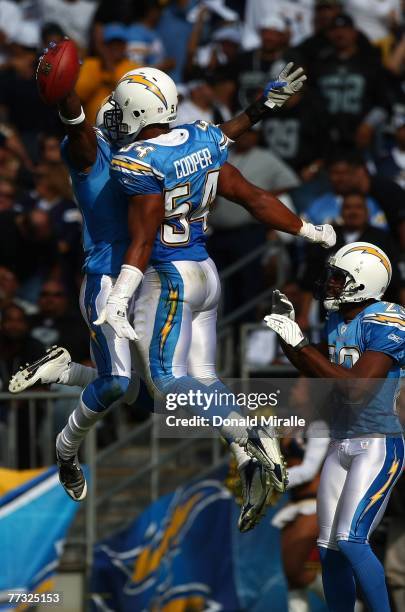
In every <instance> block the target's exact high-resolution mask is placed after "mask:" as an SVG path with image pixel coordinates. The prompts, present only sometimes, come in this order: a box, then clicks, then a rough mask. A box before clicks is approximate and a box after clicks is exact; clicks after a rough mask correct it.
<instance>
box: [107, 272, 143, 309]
mask: <svg viewBox="0 0 405 612" xmlns="http://www.w3.org/2000/svg"><path fill="white" fill-rule="evenodd" d="M142 279H143V274H142V272H141V271H140V270H139V269H138V268H135V266H130V265H128V264H124V265H123V266H121V271H120V273H119V275H118V278H117V280H116V281H115V285H114V287H113V289H112V291H111V293H110V295H109V298H108V299H109V300H110V298H111V299H112V300H114V299H117V298H118V299H119V300H127V301H128V300H129V298H131V297H132V296H133V294H134V293H135V291H136V289H137V288H138V287H139V285H140V284H141V282H142Z"/></svg>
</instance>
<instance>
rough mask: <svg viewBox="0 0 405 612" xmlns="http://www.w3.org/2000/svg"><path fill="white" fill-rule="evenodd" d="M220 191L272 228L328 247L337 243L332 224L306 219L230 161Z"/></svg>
mask: <svg viewBox="0 0 405 612" xmlns="http://www.w3.org/2000/svg"><path fill="white" fill-rule="evenodd" d="M218 193H219V195H221V196H223V197H224V198H227V199H228V200H232V201H233V202H236V203H237V204H240V205H241V206H243V207H244V208H246V209H247V210H248V211H249V212H250V213H251V215H252V216H253V217H255V219H257V220H258V221H260V222H261V223H264V224H265V225H267V226H268V227H269V228H272V229H275V230H279V231H281V232H287V233H288V234H293V235H295V236H301V237H303V238H306V239H307V240H309V241H310V242H318V243H320V244H321V245H322V246H324V247H325V248H329V247H332V246H334V244H335V242H336V235H335V231H334V229H333V227H332V226H331V225H319V226H314V225H312V223H306V222H305V221H303V220H302V219H300V217H297V215H295V214H294V213H293V212H291V211H290V210H289V209H288V208H287V207H286V206H284V204H283V203H282V202H280V200H279V199H278V198H276V197H275V196H273V195H272V194H271V193H269V192H268V191H265V190H264V189H260V188H259V187H255V185H253V184H252V183H250V182H249V181H247V180H246V179H245V178H244V177H243V175H242V174H241V173H240V172H239V170H237V168H235V167H234V166H232V165H231V164H228V163H226V164H224V165H223V166H222V168H221V172H220V174H219V181H218Z"/></svg>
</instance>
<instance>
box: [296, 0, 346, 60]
mask: <svg viewBox="0 0 405 612" xmlns="http://www.w3.org/2000/svg"><path fill="white" fill-rule="evenodd" d="M342 8H343V7H342V0H316V1H315V12H314V33H313V34H312V35H311V36H309V37H308V38H305V39H304V40H303V41H302V42H301V44H300V45H299V46H298V50H299V53H300V54H301V55H302V57H303V59H304V63H305V65H306V66H311V65H312V63H313V62H314V61H316V60H318V59H319V58H320V57H325V55H327V54H328V53H330V50H331V46H332V45H331V42H330V40H329V38H328V30H329V28H330V26H331V24H332V23H333V22H334V20H335V19H336V17H337V16H338V15H340V14H341V13H342Z"/></svg>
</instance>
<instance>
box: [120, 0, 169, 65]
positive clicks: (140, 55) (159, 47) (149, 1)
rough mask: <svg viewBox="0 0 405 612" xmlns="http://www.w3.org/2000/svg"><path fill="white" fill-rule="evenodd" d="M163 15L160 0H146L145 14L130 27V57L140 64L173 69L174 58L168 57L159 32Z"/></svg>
mask: <svg viewBox="0 0 405 612" xmlns="http://www.w3.org/2000/svg"><path fill="white" fill-rule="evenodd" d="M161 15H162V6H161V3H160V2H159V0H145V1H144V14H143V16H142V18H141V19H139V20H138V21H136V22H135V23H133V24H131V25H130V26H129V27H128V39H127V40H128V47H127V51H128V57H129V59H130V60H131V61H133V62H135V63H136V64H138V65H139V66H154V67H155V68H159V69H160V70H164V71H167V70H171V69H173V68H174V66H175V62H174V60H173V59H170V58H168V57H167V54H166V50H165V48H164V46H163V43H162V41H161V39H160V37H159V34H158V32H157V29H156V28H157V25H158V23H159V20H160V17H161Z"/></svg>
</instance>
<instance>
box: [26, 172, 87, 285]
mask: <svg viewBox="0 0 405 612" xmlns="http://www.w3.org/2000/svg"><path fill="white" fill-rule="evenodd" d="M34 179H35V189H34V190H33V191H31V192H30V193H29V194H28V196H26V198H25V199H22V200H21V205H22V206H23V208H24V210H25V211H29V210H44V211H46V212H47V213H48V215H49V218H50V221H51V224H52V228H53V232H54V236H55V238H56V240H57V242H58V251H59V253H60V255H61V257H60V259H61V265H62V261H63V262H64V263H65V264H66V265H67V269H64V273H65V274H68V275H69V276H70V277H71V278H70V280H71V282H72V283H73V278H74V276H75V273H76V270H75V269H74V266H75V265H76V264H77V262H78V257H79V255H78V254H79V253H80V251H81V248H80V247H81V214H80V211H79V209H78V208H77V206H76V204H75V202H74V201H73V192H72V187H71V183H70V180H69V175H68V172H67V170H66V166H65V165H64V164H63V163H61V162H56V163H43V164H40V165H39V166H37V168H36V171H35V174H34ZM62 256H63V257H62ZM69 269H70V274H69ZM72 277H73V278H72ZM65 280H67V279H66V278H65Z"/></svg>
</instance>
